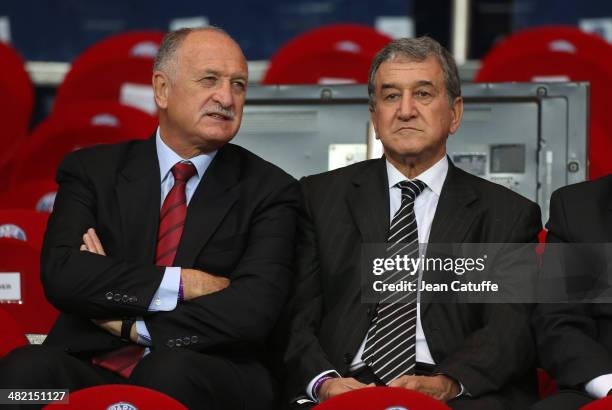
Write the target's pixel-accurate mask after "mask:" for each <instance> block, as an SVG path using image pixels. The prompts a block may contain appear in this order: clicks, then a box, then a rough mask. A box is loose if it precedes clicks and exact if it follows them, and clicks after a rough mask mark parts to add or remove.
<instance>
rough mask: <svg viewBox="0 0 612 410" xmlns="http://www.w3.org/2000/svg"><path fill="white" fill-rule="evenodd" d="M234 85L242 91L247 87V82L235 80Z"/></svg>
mask: <svg viewBox="0 0 612 410" xmlns="http://www.w3.org/2000/svg"><path fill="white" fill-rule="evenodd" d="M232 86H233V87H234V88H236V89H237V90H240V91H244V90H245V89H246V84H245V83H243V82H242V81H234V82H233V83H232Z"/></svg>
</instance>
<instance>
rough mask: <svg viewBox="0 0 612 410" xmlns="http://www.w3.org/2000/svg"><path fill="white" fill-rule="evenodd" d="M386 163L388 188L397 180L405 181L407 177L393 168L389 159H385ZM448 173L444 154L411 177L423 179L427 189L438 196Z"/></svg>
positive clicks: (446, 159)
mask: <svg viewBox="0 0 612 410" xmlns="http://www.w3.org/2000/svg"><path fill="white" fill-rule="evenodd" d="M385 162H386V163H387V178H388V180H389V188H392V187H394V186H395V185H396V184H397V183H398V182H401V181H405V180H406V179H407V178H406V177H405V176H404V174H402V173H401V172H399V171H398V169H397V168H395V167H394V166H393V165H392V164H391V163H390V162H389V160H385ZM447 173H448V158H447V157H446V155H445V156H444V157H443V158H442V159H441V160H440V161H438V162H436V163H435V164H434V165H433V166H431V167H429V168H428V169H427V170H425V171H424V172H422V173H421V174H420V175H417V176H416V177H415V178H413V179H418V180H420V181H423V182H424V183H425V184H426V185H427V187H428V188H429V189H431V190H432V191H433V192H434V193H435V194H436V195H438V196H440V193H441V192H442V185H444V180H445V179H446V174H447Z"/></svg>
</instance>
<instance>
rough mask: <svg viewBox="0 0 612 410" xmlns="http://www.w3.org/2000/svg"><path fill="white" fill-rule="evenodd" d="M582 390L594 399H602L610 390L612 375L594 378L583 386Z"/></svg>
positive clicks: (611, 387)
mask: <svg viewBox="0 0 612 410" xmlns="http://www.w3.org/2000/svg"><path fill="white" fill-rule="evenodd" d="M584 390H586V392H587V393H588V394H589V395H591V397H593V398H595V399H603V398H604V397H606V396H607V395H608V392H609V391H610V390H612V374H604V375H601V376H598V377H596V378H594V379H593V380H591V381H590V382H588V383H587V384H586V385H585V386H584Z"/></svg>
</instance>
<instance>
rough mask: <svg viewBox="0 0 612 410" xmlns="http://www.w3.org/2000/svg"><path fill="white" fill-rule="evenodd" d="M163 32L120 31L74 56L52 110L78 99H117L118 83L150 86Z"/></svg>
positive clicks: (119, 90)
mask: <svg viewBox="0 0 612 410" xmlns="http://www.w3.org/2000/svg"><path fill="white" fill-rule="evenodd" d="M163 35H164V33H162V32H134V33H123V34H119V35H116V36H112V37H109V38H107V39H105V40H103V41H101V42H100V43H97V44H94V45H93V46H92V47H90V48H89V49H88V50H86V51H85V52H84V53H83V54H82V55H81V56H80V57H78V58H77V59H76V61H75V62H74V64H73V66H72V68H71V70H70V72H69V73H68V74H67V75H66V78H65V79H64V81H63V82H62V84H61V85H60V87H59V89H58V91H57V96H56V99H55V103H54V104H55V106H54V112H55V110H59V109H62V107H63V106H64V105H65V104H70V103H74V102H79V101H87V100H109V101H115V102H119V101H120V96H121V90H122V87H123V86H124V85H125V84H128V83H129V84H135V85H141V86H145V87H149V88H150V87H151V76H152V67H153V61H154V59H155V54H156V53H157V49H158V47H159V44H161V40H162V38H163ZM151 95H152V94H151ZM150 103H151V104H152V103H153V101H150Z"/></svg>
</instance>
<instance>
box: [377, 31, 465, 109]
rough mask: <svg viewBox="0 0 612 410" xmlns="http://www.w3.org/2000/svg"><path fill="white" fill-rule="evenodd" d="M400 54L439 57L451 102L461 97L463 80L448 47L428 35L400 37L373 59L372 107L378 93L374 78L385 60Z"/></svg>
mask: <svg viewBox="0 0 612 410" xmlns="http://www.w3.org/2000/svg"><path fill="white" fill-rule="evenodd" d="M399 56H402V57H406V58H408V59H409V60H413V61H419V62H421V61H424V60H426V59H427V58H428V57H430V56H434V57H435V58H437V59H438V62H439V63H440V66H441V67H442V73H443V75H444V84H445V86H446V94H447V95H448V101H449V104H452V103H453V102H454V101H455V98H457V97H461V81H460V80H459V72H458V70H457V64H456V63H455V59H454V58H453V56H452V54H451V53H450V52H449V51H448V50H447V49H446V48H444V47H442V45H441V44H440V43H438V42H437V41H436V40H434V39H432V38H431V37H427V36H423V37H417V38H399V39H397V40H393V41H391V42H390V43H389V44H387V45H386V46H385V47H384V48H383V49H382V50H380V51H379V52H378V53H377V54H376V56H375V57H374V60H373V61H372V65H371V66H370V74H369V77H368V99H369V104H370V109H372V110H373V109H374V102H375V101H374V98H375V95H376V88H375V86H374V80H375V79H376V73H377V72H378V68H379V67H380V65H381V64H382V63H384V62H385V61H389V60H393V59H394V58H396V57H399Z"/></svg>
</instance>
